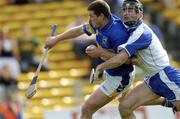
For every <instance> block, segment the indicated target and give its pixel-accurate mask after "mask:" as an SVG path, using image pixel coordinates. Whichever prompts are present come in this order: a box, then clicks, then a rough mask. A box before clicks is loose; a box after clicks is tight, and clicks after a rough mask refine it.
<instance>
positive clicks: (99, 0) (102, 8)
mask: <svg viewBox="0 0 180 119" xmlns="http://www.w3.org/2000/svg"><path fill="white" fill-rule="evenodd" d="M88 10H89V11H94V14H95V15H96V16H99V15H100V14H101V13H102V14H103V15H104V16H105V17H107V18H108V17H109V16H110V15H111V10H110V7H109V5H108V4H107V3H106V2H105V1H103V0H95V1H94V2H92V3H90V4H89V6H88Z"/></svg>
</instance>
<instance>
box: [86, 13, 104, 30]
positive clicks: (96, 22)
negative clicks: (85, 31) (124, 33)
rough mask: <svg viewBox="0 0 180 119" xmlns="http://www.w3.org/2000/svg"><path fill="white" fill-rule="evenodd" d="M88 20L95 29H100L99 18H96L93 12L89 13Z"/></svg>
mask: <svg viewBox="0 0 180 119" xmlns="http://www.w3.org/2000/svg"><path fill="white" fill-rule="evenodd" d="M89 19H90V21H91V22H92V24H93V26H94V27H95V28H99V27H100V22H101V19H100V17H98V16H96V15H95V14H94V12H93V11H89Z"/></svg>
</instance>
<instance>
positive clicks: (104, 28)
mask: <svg viewBox="0 0 180 119" xmlns="http://www.w3.org/2000/svg"><path fill="white" fill-rule="evenodd" d="M113 22H114V19H113V16H112V15H110V17H109V21H108V23H107V24H106V25H105V26H104V27H103V28H102V29H101V30H108V29H109V28H110V27H111V26H112V25H113Z"/></svg>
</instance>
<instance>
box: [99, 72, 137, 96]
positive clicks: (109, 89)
mask: <svg viewBox="0 0 180 119" xmlns="http://www.w3.org/2000/svg"><path fill="white" fill-rule="evenodd" d="M134 74H135V73H134V72H131V73H130V74H129V75H126V76H110V75H109V74H108V73H107V72H104V74H103V80H104V82H103V83H102V84H101V85H100V87H99V88H100V90H101V91H102V92H103V93H104V94H105V95H107V96H109V97H117V96H118V97H119V96H120V95H121V94H122V92H124V91H126V90H127V89H128V88H129V87H130V86H131V83H132V81H133V79H134ZM123 81H126V82H127V81H128V82H127V83H126V84H123Z"/></svg>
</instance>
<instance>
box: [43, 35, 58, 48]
mask: <svg viewBox="0 0 180 119" xmlns="http://www.w3.org/2000/svg"><path fill="white" fill-rule="evenodd" d="M56 43H57V39H56V38H55V37H49V38H47V40H46V42H45V46H44V47H45V48H48V49H50V48H52V47H54V46H55V45H56Z"/></svg>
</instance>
